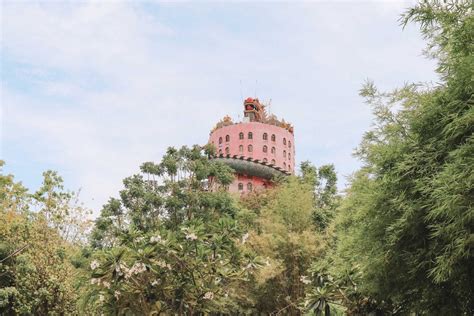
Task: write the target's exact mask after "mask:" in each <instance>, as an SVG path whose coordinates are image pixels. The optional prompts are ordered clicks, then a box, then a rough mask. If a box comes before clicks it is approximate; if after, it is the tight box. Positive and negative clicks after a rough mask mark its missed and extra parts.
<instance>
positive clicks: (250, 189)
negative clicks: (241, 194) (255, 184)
mask: <svg viewBox="0 0 474 316" xmlns="http://www.w3.org/2000/svg"><path fill="white" fill-rule="evenodd" d="M247 191H252V182H249V183H247Z"/></svg>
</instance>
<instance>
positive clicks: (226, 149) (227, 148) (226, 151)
mask: <svg viewBox="0 0 474 316" xmlns="http://www.w3.org/2000/svg"><path fill="white" fill-rule="evenodd" d="M229 152H230V151H229V147H226V148H225V154H226V155H228V154H229Z"/></svg>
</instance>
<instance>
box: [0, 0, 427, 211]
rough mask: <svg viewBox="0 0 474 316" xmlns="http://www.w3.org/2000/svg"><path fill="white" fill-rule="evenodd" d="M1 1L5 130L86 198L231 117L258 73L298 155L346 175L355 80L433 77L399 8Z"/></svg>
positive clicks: (105, 192) (355, 122) (354, 133)
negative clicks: (400, 21)
mask: <svg viewBox="0 0 474 316" xmlns="http://www.w3.org/2000/svg"><path fill="white" fill-rule="evenodd" d="M2 6H3V14H2V27H3V30H2V49H3V54H4V55H6V56H8V60H9V62H13V63H15V64H16V66H15V71H16V73H15V76H18V78H20V79H16V81H15V82H13V83H8V84H7V85H4V86H3V89H2V90H3V97H2V106H3V110H4V111H3V112H4V113H3V116H4V118H3V123H4V135H3V139H4V140H5V142H6V143H12V142H15V143H17V144H21V146H23V147H25V148H27V149H26V150H27V151H28V152H29V153H30V155H31V159H32V160H33V161H35V162H36V163H37V166H38V168H40V167H41V166H42V165H43V164H45V163H46V162H47V165H53V166H57V168H58V169H60V170H64V171H65V172H66V174H67V176H68V177H70V178H72V179H73V180H72V182H73V183H74V185H76V186H78V187H79V186H80V187H82V188H83V192H82V193H83V198H84V199H85V202H86V203H87V204H88V205H90V206H92V207H96V208H97V207H99V206H100V205H101V204H102V203H104V202H105V201H106V200H107V199H108V197H109V196H111V195H116V194H117V192H118V190H119V188H120V187H121V180H122V179H123V178H124V177H126V176H128V175H130V174H132V173H133V172H136V171H137V169H138V165H139V164H140V163H141V162H143V161H147V160H158V159H159V158H160V156H161V154H162V153H163V152H164V150H165V149H166V147H167V146H170V145H171V146H172V145H174V146H180V145H181V144H193V143H203V142H205V141H206V140H207V136H208V131H209V129H210V128H211V127H212V126H213V124H214V123H215V121H217V120H218V119H219V118H220V117H222V116H223V115H225V114H227V113H229V114H232V115H234V116H237V114H240V111H241V100H240V87H239V81H240V80H242V81H243V94H244V97H245V96H246V95H247V94H253V93H254V92H253V91H254V89H255V87H254V86H255V85H254V82H255V80H258V81H259V84H258V91H259V92H258V93H259V95H260V96H261V97H262V98H265V99H269V98H272V99H273V105H272V110H273V112H274V113H275V114H277V115H279V116H284V117H286V118H288V119H289V120H290V121H292V122H293V123H294V124H295V126H296V137H297V138H296V141H297V144H296V145H297V150H298V152H297V158H299V159H310V160H313V161H314V162H316V163H323V162H324V163H326V162H331V161H332V162H335V163H336V167H337V168H338V170H339V171H340V173H341V174H347V173H349V172H350V171H351V170H354V169H355V168H356V166H357V164H358V163H357V162H356V161H355V160H354V159H353V158H351V156H350V153H351V152H352V149H353V148H354V147H355V145H357V143H358V140H359V139H360V136H361V134H362V132H363V131H364V130H365V129H367V127H368V126H369V122H370V114H369V110H368V109H367V108H366V107H365V106H364V105H363V104H362V100H360V99H359V98H358V97H357V89H358V88H359V86H360V84H361V83H362V81H363V80H364V78H366V77H368V76H369V77H372V78H373V79H376V80H377V81H378V82H381V84H382V86H387V87H392V86H393V85H396V84H398V83H403V81H405V80H420V78H425V77H426V78H428V79H429V78H431V76H432V75H431V73H430V74H427V72H428V71H430V70H431V68H430V67H431V64H430V63H428V62H425V61H423V59H421V58H420V57H419V50H420V48H421V46H422V44H420V42H419V37H418V36H416V34H415V32H412V31H410V32H406V33H401V30H400V29H399V28H398V26H397V25H396V18H397V15H398V13H399V4H391V3H389V4H383V5H382V4H375V3H369V4H362V5H361V4H360V3H357V4H354V5H352V4H349V3H337V4H335V5H331V4H328V3H315V4H303V5H302V4H299V5H289V4H250V3H245V4H237V3H233V4H229V5H228V6H223V5H218V4H213V5H211V4H199V5H192V4H185V5H182V4H166V5H165V6H162V5H160V6H158V7H157V6H155V5H154V4H149V6H150V7H151V8H148V7H146V6H145V7H143V6H141V5H134V4H132V3H131V2H100V3H98V2H84V3H83V2H81V3H79V4H77V3H72V4H57V3H48V4H41V3H40V4H31V3H28V4H25V3H23V4H21V3H20V4H16V3H8V4H5V3H3V4H2ZM167 14H168V15H167ZM170 16H174V17H175V19H174V20H173V19H171V18H170ZM384 20H389V21H388V22H387V21H385V22H384ZM19 65H20V66H19ZM374 77H375V78H374ZM4 150H12V151H13V149H12V148H11V147H5V148H4ZM14 154H15V153H14V152H8V153H5V156H6V157H7V158H8V157H9V156H11V157H14ZM7 163H8V161H7ZM13 165H14V162H13ZM92 199H94V200H92Z"/></svg>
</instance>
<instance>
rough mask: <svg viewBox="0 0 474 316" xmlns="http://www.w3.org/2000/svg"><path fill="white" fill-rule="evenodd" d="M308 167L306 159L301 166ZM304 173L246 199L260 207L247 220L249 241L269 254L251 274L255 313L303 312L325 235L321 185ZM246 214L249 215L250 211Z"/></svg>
mask: <svg viewBox="0 0 474 316" xmlns="http://www.w3.org/2000/svg"><path fill="white" fill-rule="evenodd" d="M308 166H310V164H309V163H305V164H303V165H302V169H303V168H306V167H308ZM311 170H314V171H316V170H317V169H316V168H314V167H312V168H311ZM303 174H304V175H303V177H301V178H298V177H290V178H288V179H287V180H286V181H285V182H284V183H282V184H281V185H280V186H278V187H277V188H276V189H273V190H269V191H264V192H261V193H256V194H255V195H251V196H248V197H246V198H244V199H243V201H242V204H243V205H244V206H245V207H251V208H252V209H253V210H254V211H255V212H257V214H256V216H254V217H253V220H249V221H247V222H246V224H247V227H248V233H247V234H246V237H247V239H246V243H245V245H246V247H247V248H249V249H254V250H255V251H256V252H257V253H258V254H259V255H260V256H262V257H263V258H265V265H264V266H263V267H262V268H261V269H259V270H258V271H256V272H255V274H254V275H253V276H252V279H253V282H251V283H249V284H247V285H246V287H244V291H245V293H247V296H248V298H249V300H250V302H249V304H250V305H252V306H253V308H254V309H253V311H254V312H260V313H266V314H271V313H276V314H278V313H283V314H298V313H300V312H301V306H300V305H301V303H302V301H303V299H304V297H305V293H306V290H307V288H308V285H307V282H308V276H309V273H310V271H309V268H310V266H311V263H312V262H313V261H314V260H316V259H318V258H320V257H321V256H322V249H323V246H324V244H325V237H324V235H322V234H321V233H318V232H317V226H315V225H314V214H315V212H319V211H320V209H318V207H317V205H319V204H320V203H321V201H320V200H319V199H318V198H319V195H318V194H316V193H315V192H318V188H319V186H317V184H316V181H314V178H313V179H312V180H308V177H307V176H308V173H307V172H305V171H303ZM314 174H317V173H316V172H315V173H314ZM333 198H334V196H332V197H331V199H333ZM242 214H245V215H246V217H247V218H249V217H248V215H247V214H248V212H246V211H245V210H243V211H242ZM318 227H319V224H318Z"/></svg>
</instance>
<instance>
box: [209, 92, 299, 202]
mask: <svg viewBox="0 0 474 316" xmlns="http://www.w3.org/2000/svg"><path fill="white" fill-rule="evenodd" d="M209 143H211V144H213V145H214V146H215V147H216V150H217V156H216V157H215V158H214V159H216V160H218V161H222V162H224V163H226V164H227V165H229V166H230V167H232V168H233V169H234V170H235V180H234V182H233V183H232V184H231V185H230V187H229V191H230V192H239V193H247V192H250V191H253V190H259V189H263V188H268V187H271V186H272V185H273V181H272V180H273V179H275V178H276V177H278V176H281V175H283V176H285V175H290V174H293V173H294V167H295V142H294V135H293V126H291V124H289V123H286V122H285V121H284V120H278V119H277V118H276V117H275V116H274V115H267V113H266V111H265V106H264V105H263V104H261V103H260V102H259V100H258V99H256V98H255V99H254V98H247V99H245V101H244V119H243V121H242V122H237V123H234V122H233V121H232V119H231V118H230V117H229V116H226V117H224V118H223V119H222V120H221V121H220V122H218V123H217V125H216V126H215V127H214V129H213V130H212V131H211V133H210V136H209Z"/></svg>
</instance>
